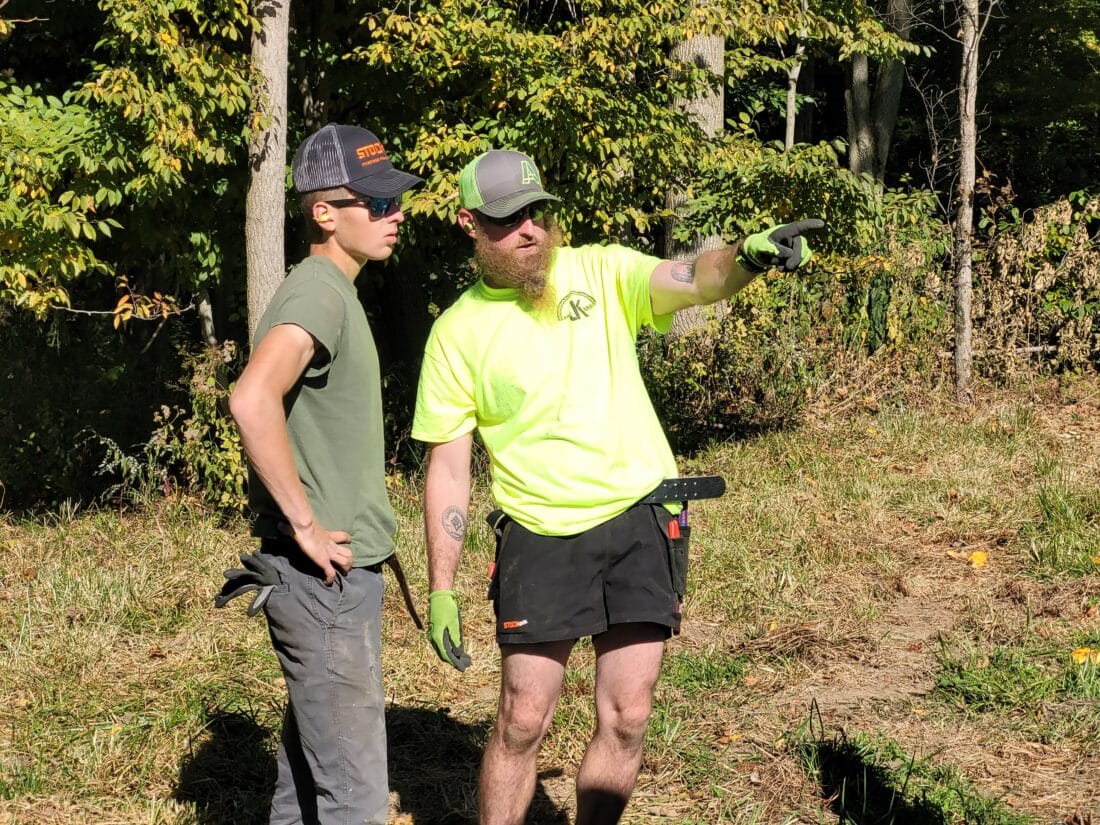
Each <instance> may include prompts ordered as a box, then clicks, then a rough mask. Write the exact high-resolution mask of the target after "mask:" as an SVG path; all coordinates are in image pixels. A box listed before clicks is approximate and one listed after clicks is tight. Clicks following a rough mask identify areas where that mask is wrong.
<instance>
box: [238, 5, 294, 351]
mask: <svg viewBox="0 0 1100 825" xmlns="http://www.w3.org/2000/svg"><path fill="white" fill-rule="evenodd" d="M255 13H256V16H257V17H258V18H259V19H260V21H261V26H260V29H259V31H257V32H256V33H255V34H254V35H253V36H252V60H253V63H254V65H255V66H256V69H257V71H258V72H259V74H260V77H261V78H262V84H263V85H262V88H261V89H260V92H259V95H258V96H257V105H258V109H259V113H260V114H261V115H262V116H263V122H264V123H265V124H266V125H265V127H264V128H263V129H261V130H260V131H258V132H257V133H255V134H254V135H253V136H252V139H251V140H250V142H249V146H248V164H249V172H250V175H249V182H248V195H247V198H246V201H245V226H244V237H245V253H246V260H247V266H248V338H249V340H250V341H251V340H252V337H253V335H255V332H256V325H257V324H258V323H259V321H260V316H261V315H263V312H264V309H266V308H267V304H268V302H269V301H270V300H271V296H272V295H273V294H274V293H275V290H276V289H278V287H279V284H280V283H281V282H282V280H283V276H284V274H285V269H286V264H285V261H284V257H283V256H284V252H283V244H284V228H285V221H286V207H285V204H286V192H285V181H286V105H287V104H286V83H287V43H288V37H289V27H290V26H289V23H290V0H258V2H257V3H256V8H255Z"/></svg>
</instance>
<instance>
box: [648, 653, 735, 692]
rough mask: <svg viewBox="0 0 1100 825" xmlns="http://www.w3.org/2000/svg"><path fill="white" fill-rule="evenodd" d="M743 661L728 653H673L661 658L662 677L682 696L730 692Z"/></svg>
mask: <svg viewBox="0 0 1100 825" xmlns="http://www.w3.org/2000/svg"><path fill="white" fill-rule="evenodd" d="M746 663H747V659H746V657H744V656H731V655H729V654H728V653H721V652H717V651H707V652H706V653H689V652H687V651H677V652H674V653H672V654H670V655H669V656H667V657H665V661H664V665H663V670H662V674H663V677H664V679H666V680H667V683H668V685H669V686H670V687H673V688H676V689H677V690H679V691H680V692H681V694H683V696H684V697H685V698H686V697H693V696H698V695H700V694H709V693H712V692H714V691H725V690H732V689H733V688H734V687H735V686H736V685H737V683H738V682H739V681H740V680H741V678H742V677H743V676H744V673H745V666H746Z"/></svg>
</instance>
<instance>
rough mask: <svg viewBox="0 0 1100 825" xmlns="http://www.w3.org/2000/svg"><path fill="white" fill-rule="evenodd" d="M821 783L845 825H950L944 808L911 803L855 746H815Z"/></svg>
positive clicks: (841, 741)
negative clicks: (945, 816) (945, 817)
mask: <svg viewBox="0 0 1100 825" xmlns="http://www.w3.org/2000/svg"><path fill="white" fill-rule="evenodd" d="M812 747H813V751H814V754H813V755H814V757H815V758H816V761H817V765H818V781H819V782H820V784H821V793H822V796H824V797H825V798H826V799H828V800H830V802H829V803H828V807H829V810H831V811H832V812H833V813H835V814H836V815H837V817H838V818H839V821H840V823H841V825H947V820H946V819H944V814H943V811H942V809H941V808H939V807H938V806H935V805H931V804H924V803H921V802H919V801H918V802H912V801H907V800H905V799H903V798H902V796H903V792H904V791H903V789H900V788H897V787H896V786H895V785H894V781H893V780H892V779H891V777H890V776H889V775H888V774H887V772H886V770H885V769H883V768H882V767H881V766H879V765H876V764H874V762H872V761H870V759H869V757H868V755H867V754H866V753H864V752H863V751H862V749H861V748H859V747H858V746H857V745H856V744H855V743H852V742H849V741H846V740H845V739H843V738H842V737H837V739H835V740H833V741H818V742H816V743H814V745H813V746H812Z"/></svg>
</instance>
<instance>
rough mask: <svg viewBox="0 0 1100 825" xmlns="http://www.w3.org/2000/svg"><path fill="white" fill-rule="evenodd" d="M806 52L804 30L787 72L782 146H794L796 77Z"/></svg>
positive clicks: (805, 4)
mask: <svg viewBox="0 0 1100 825" xmlns="http://www.w3.org/2000/svg"><path fill="white" fill-rule="evenodd" d="M808 3H809V0H802V12H803V13H805V12H806V11H807V8H808ZM805 52H806V28H805V27H803V28H802V29H801V30H800V31H799V32H798V45H796V46H795V48H794V63H793V64H792V65H791V67H790V68H789V69H788V70H787V131H786V134H785V135H784V138H783V146H784V148H786V149H790V148H791V147H792V146H794V136H795V127H796V125H797V123H798V77H799V75H800V74H802V55H803V54H804V53H805Z"/></svg>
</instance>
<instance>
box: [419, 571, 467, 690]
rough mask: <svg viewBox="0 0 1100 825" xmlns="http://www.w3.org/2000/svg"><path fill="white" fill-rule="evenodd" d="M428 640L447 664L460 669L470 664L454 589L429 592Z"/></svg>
mask: <svg viewBox="0 0 1100 825" xmlns="http://www.w3.org/2000/svg"><path fill="white" fill-rule="evenodd" d="M455 639H457V640H458V643H457V644H456V643H455V641H454V640H455ZM428 640H429V641H430V642H431V643H432V647H433V648H435V652H436V655H438V656H439V658H440V659H442V660H443V661H444V662H446V663H447V664H449V665H451V666H452V667H454V668H456V669H457V670H459V671H463V670H465V669H466V668H468V667H469V666H470V657H469V656H468V655H467V653H466V651H465V650H463V649H462V620H461V618H460V617H459V613H458V603H457V602H456V601H455V592H454V591H453V590H433V591H432V592H431V593H429V594H428Z"/></svg>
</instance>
